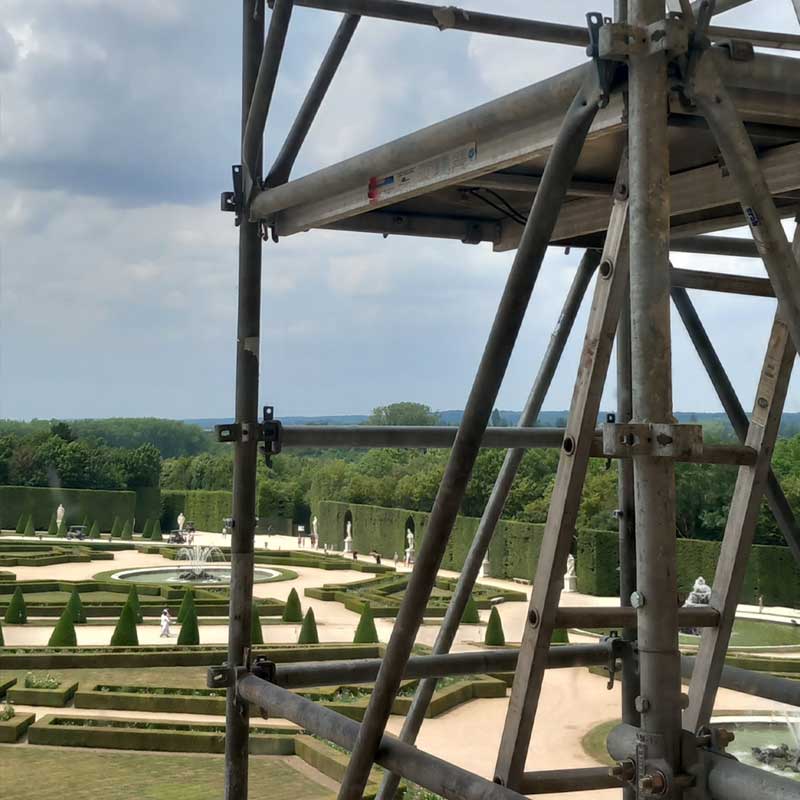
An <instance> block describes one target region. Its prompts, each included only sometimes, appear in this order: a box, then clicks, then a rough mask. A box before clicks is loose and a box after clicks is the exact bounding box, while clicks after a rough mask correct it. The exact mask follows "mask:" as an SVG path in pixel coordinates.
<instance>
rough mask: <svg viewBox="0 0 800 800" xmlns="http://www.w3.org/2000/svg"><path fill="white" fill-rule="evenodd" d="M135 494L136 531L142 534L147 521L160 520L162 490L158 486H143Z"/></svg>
mask: <svg viewBox="0 0 800 800" xmlns="http://www.w3.org/2000/svg"><path fill="white" fill-rule="evenodd" d="M135 492H136V509H135V516H136V527H135V528H134V530H135V531H136V532H137V533H141V532H142V530H143V529H144V524H145V522H147V520H149V519H158V518H159V517H160V516H161V489H159V488H158V486H142V487H140V488H139V489H136V490H135Z"/></svg>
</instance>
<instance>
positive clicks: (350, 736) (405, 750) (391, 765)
mask: <svg viewBox="0 0 800 800" xmlns="http://www.w3.org/2000/svg"><path fill="white" fill-rule="evenodd" d="M237 687H238V692H239V697H240V699H241V700H243V701H244V702H247V703H252V704H253V705H256V706H258V707H259V708H261V709H262V710H264V711H265V712H267V713H268V714H269V715H270V716H271V717H280V718H282V719H287V720H290V721H291V722H294V723H296V724H297V725H300V726H302V727H303V728H305V729H306V730H308V731H309V732H311V733H313V734H315V735H316V736H319V737H321V738H322V739H327V740H328V741H329V742H333V743H334V744H337V745H339V747H343V748H345V750H348V751H352V749H353V746H354V745H355V742H356V737H357V736H358V731H359V728H360V725H359V723H358V722H355V721H354V720H352V719H349V718H348V717H345V716H343V715H341V714H337V713H336V712H335V711H331V710H330V709H328V708H325V707H324V706H323V705H321V704H319V703H315V702H314V701H313V700H307V699H306V698H305V697H301V696H300V695H297V694H294V693H293V692H290V691H289V690H288V689H284V688H282V687H280V686H276V685H275V684H272V683H268V682H267V681H264V680H261V678H256V677H255V676H253V675H248V676H247V677H245V678H242V679H241V680H240V681H239V682H238V684H237ZM375 761H376V763H377V764H380V765H381V766H382V767H386V768H387V769H390V770H391V771H392V772H395V773H397V774H399V775H402V776H403V777H404V778H407V779H408V780H410V781H413V782H414V783H416V784H418V785H419V786H422V787H424V788H425V789H428V790H430V791H431V792H435V793H436V794H438V795H441V796H442V797H446V798H448V800H524V795H521V794H518V793H517V792H514V791H512V790H511V789H506V788H505V787H504V786H499V785H498V784H496V783H492V782H491V781H489V780H487V779H486V778H482V777H481V776H480V775H475V774H474V773H472V772H468V771H467V770H465V769H461V768H460V767H457V766H455V765H453V764H450V763H448V762H447V761H444V760H443V759H441V758H437V757H436V756H433V755H431V754H430V753H426V752H424V751H422V750H418V749H417V748H416V747H413V746H412V745H410V744H406V743H405V742H401V741H400V740H399V739H396V738H395V737H394V736H389V735H387V734H384V735H383V737H382V738H381V741H380V744H379V745H378V752H377V754H376V756H375Z"/></svg>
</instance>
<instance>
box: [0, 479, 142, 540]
mask: <svg viewBox="0 0 800 800" xmlns="http://www.w3.org/2000/svg"><path fill="white" fill-rule="evenodd" d="M59 503H62V504H63V505H64V510H65V515H64V524H65V525H81V524H82V523H83V521H84V520H85V519H86V518H87V517H88V518H89V519H91V520H97V523H98V525H99V526H100V529H101V530H104V531H108V530H111V525H112V523H113V522H114V517H121V518H123V519H129V518H132V517H133V516H134V515H135V514H136V493H135V492H127V491H107V490H101V489H51V488H47V487H35V486H0V528H5V529H12V530H13V529H15V528H16V525H17V523H18V522H19V519H20V517H21V516H23V515H24V516H26V517H27V516H29V515H30V516H31V517H32V521H33V526H34V527H35V528H36V530H40V531H46V530H47V528H48V526H49V524H50V517H51V516H52V514H53V512H54V511H55V509H56V508H57V507H58V505H59Z"/></svg>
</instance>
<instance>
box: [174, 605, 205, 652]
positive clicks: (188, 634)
mask: <svg viewBox="0 0 800 800" xmlns="http://www.w3.org/2000/svg"><path fill="white" fill-rule="evenodd" d="M178 644H200V629H199V627H198V625H197V610H196V609H195V607H194V603H192V605H191V607H190V608H189V609H188V610H187V611H186V615H185V617H184V620H183V622H182V623H181V632H180V633H179V634H178Z"/></svg>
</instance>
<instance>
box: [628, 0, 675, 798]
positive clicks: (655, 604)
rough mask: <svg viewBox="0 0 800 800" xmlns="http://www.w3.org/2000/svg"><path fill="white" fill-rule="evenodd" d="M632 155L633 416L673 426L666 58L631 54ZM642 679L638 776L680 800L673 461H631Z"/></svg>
mask: <svg viewBox="0 0 800 800" xmlns="http://www.w3.org/2000/svg"><path fill="white" fill-rule="evenodd" d="M663 18H664V2H663V0H630V2H629V3H628V22H629V23H630V24H631V25H634V26H639V27H647V26H648V25H650V24H652V23H654V22H657V21H658V20H661V19H663ZM628 93H629V94H628V97H629V125H628V137H629V138H628V147H629V157H630V281H631V286H630V288H631V292H630V294H631V373H632V393H633V419H634V421H636V422H642V423H647V422H656V423H657V422H660V423H672V421H673V419H672V352H671V342H670V296H669V292H670V272H669V226H670V220H669V211H670V207H669V141H668V136H667V98H668V84H667V59H666V56H665V54H664V53H663V52H658V53H654V54H648V53H646V52H645V53H642V54H638V55H635V56H631V58H630V63H629V80H628ZM633 472H634V491H635V505H636V576H637V592H638V594H639V602H637V603H636V605H637V606H638V607H639V612H638V638H639V668H640V682H641V689H640V692H641V698H642V701H641V703H640V708H642V709H643V713H642V715H641V732H642V733H641V734H640V741H639V744H638V746H637V751H638V752H637V762H638V763H637V768H638V776H639V778H640V779H641V778H643V777H644V776H645V775H648V774H651V772H654V771H655V770H658V771H660V772H661V773H662V774H664V776H665V777H666V780H667V787H666V791H665V793H664V795H663V796H664V797H669V798H677V797H680V796H681V794H682V792H681V789H680V788H679V787H678V786H676V783H675V781H674V780H673V777H674V775H675V774H676V773H677V772H678V771H679V768H680V763H679V759H680V738H681V707H680V702H679V697H680V693H681V673H680V653H679V651H678V602H677V597H678V586H677V575H676V541H675V466H674V463H673V462H672V461H671V460H670V459H667V458H654V457H652V456H636V457H635V458H634V459H633Z"/></svg>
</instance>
